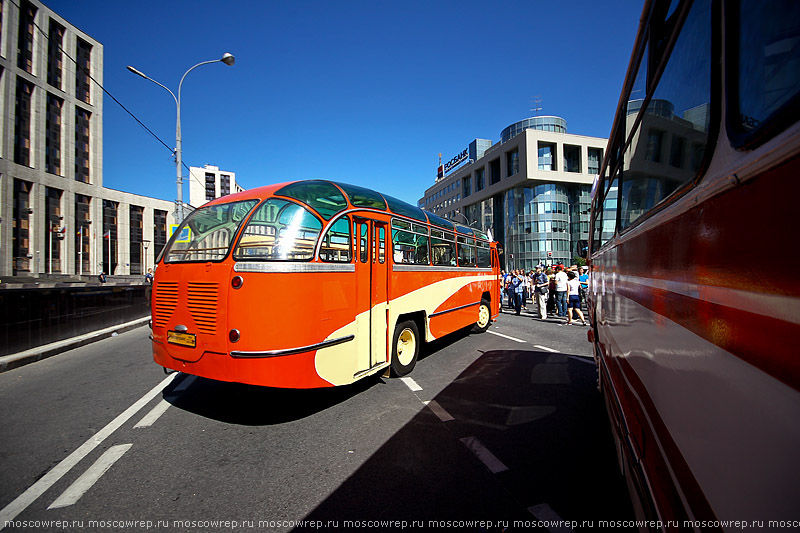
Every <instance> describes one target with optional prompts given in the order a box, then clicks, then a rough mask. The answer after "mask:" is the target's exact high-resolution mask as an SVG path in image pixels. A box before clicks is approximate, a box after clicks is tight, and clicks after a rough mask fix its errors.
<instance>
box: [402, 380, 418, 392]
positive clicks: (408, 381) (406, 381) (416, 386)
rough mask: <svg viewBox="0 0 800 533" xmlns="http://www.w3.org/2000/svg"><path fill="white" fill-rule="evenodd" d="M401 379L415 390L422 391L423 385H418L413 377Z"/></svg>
mask: <svg viewBox="0 0 800 533" xmlns="http://www.w3.org/2000/svg"><path fill="white" fill-rule="evenodd" d="M400 381H402V382H403V383H405V384H406V387H408V388H409V389H411V390H412V391H413V392H417V391H421V390H422V387H420V386H419V385H417V382H416V381H414V380H413V379H411V378H400Z"/></svg>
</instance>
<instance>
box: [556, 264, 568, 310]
mask: <svg viewBox="0 0 800 533" xmlns="http://www.w3.org/2000/svg"><path fill="white" fill-rule="evenodd" d="M555 280H556V307H557V308H558V316H560V317H562V318H566V316H567V290H568V287H567V275H566V274H565V273H564V267H562V266H561V265H558V266H556V276H555Z"/></svg>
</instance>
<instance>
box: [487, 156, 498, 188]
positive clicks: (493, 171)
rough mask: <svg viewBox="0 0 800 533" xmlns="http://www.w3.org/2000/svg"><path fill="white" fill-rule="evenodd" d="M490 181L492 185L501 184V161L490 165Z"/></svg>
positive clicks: (495, 161)
mask: <svg viewBox="0 0 800 533" xmlns="http://www.w3.org/2000/svg"><path fill="white" fill-rule="evenodd" d="M489 180H490V181H491V184H492V185H494V184H495V183H500V160H499V159H495V160H494V161H491V162H490V163H489Z"/></svg>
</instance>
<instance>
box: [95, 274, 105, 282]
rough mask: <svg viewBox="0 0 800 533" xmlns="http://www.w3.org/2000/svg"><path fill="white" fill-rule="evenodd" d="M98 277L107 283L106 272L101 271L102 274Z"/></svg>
mask: <svg viewBox="0 0 800 533" xmlns="http://www.w3.org/2000/svg"><path fill="white" fill-rule="evenodd" d="M97 279H98V280H100V283H105V282H106V281H107V280H106V273H105V272H100V275H99V276H97Z"/></svg>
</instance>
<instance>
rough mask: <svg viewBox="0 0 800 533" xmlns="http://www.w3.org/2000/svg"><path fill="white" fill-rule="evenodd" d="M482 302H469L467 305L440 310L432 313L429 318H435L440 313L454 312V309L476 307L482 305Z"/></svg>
mask: <svg viewBox="0 0 800 533" xmlns="http://www.w3.org/2000/svg"><path fill="white" fill-rule="evenodd" d="M480 304H481V303H480V302H477V303H472V304H467V305H460V306H458V307H454V308H452V309H448V310H447V311H439V312H438V313H431V314H430V315H428V318H435V317H437V316H439V315H446V314H447V313H452V312H453V311H460V310H462V309H466V308H467V307H475V306H476V305H480Z"/></svg>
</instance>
